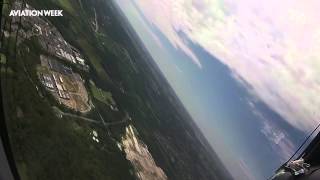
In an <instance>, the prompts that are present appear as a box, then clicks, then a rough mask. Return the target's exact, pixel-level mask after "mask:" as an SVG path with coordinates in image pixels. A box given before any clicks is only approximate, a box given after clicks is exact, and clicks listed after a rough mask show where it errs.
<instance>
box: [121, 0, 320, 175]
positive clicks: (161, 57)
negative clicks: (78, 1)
mask: <svg viewBox="0 0 320 180" xmlns="http://www.w3.org/2000/svg"><path fill="white" fill-rule="evenodd" d="M116 2H117V3H118V5H119V7H120V8H121V10H122V11H123V12H124V14H125V15H126V16H127V18H128V19H129V21H130V23H131V25H132V26H133V28H134V29H135V30H136V32H137V34H138V35H139V37H140V38H141V39H142V41H143V43H144V44H145V46H146V47H147V49H148V51H149V52H150V54H151V55H152V57H153V59H154V61H155V62H156V63H157V65H158V66H159V68H160V69H161V71H162V72H163V74H164V75H165V77H166V78H167V79H168V81H169V83H170V84H171V86H172V87H173V89H174V90H175V91H176V93H177V95H178V96H179V98H180V99H181V101H182V102H183V104H184V105H185V107H186V109H187V110H188V111H189V113H190V114H191V116H192V118H193V119H194V121H195V122H196V123H197V125H198V126H199V127H200V129H201V130H202V132H203V134H204V135H205V137H206V138H207V139H208V141H209V142H210V144H211V145H212V148H213V149H214V150H215V151H216V152H217V154H218V156H219V157H220V158H221V160H222V162H223V163H224V165H225V166H226V168H227V170H228V171H229V172H230V173H231V174H232V176H233V177H235V178H236V179H266V178H267V177H269V176H270V175H271V173H272V172H273V171H274V170H275V169H277V168H278V167H279V166H280V165H281V164H282V163H283V162H284V161H286V160H287V159H288V158H289V157H290V156H291V155H292V153H293V152H294V151H295V150H296V149H297V147H298V146H299V145H300V143H301V142H302V141H303V139H304V138H305V137H306V134H308V133H309V132H310V131H312V130H313V128H314V127H315V126H316V124H317V123H318V119H319V118H318V117H319V114H318V113H317V110H316V109H315V107H319V106H320V99H319V98H317V97H316V94H317V92H319V91H318V90H320V88H319V87H320V79H319V77H320V74H319V72H320V61H319V58H318V55H317V54H316V52H317V51H316V50H317V49H316V48H319V50H320V33H318V32H316V31H315V30H314V29H315V28H317V27H314V26H315V25H314V23H317V24H320V23H319V22H318V20H319V19H320V18H318V19H317V18H315V17H316V16H317V15H316V13H315V12H316V10H315V9H313V6H315V5H316V3H317V2H316V1H311V4H309V5H301V4H299V2H298V1H297V2H295V1H294V3H292V2H291V3H290V4H288V3H289V1H287V0H285V1H283V5H279V4H278V3H277V2H276V1H273V0H272V1H270V2H268V3H260V2H259V3H257V2H255V1H253V0H243V1H242V2H241V3H237V2H232V1H228V0H225V1H223V0H206V1H204V0H198V1H189V0H176V1H173V0H139V1H138V0H137V1H135V0H118V1H116ZM285 7H286V11H287V12H283V11H282V10H283V9H284V8H285ZM248 8H249V9H248ZM249 11H250V12H249ZM278 16H279V17H280V16H281V18H277V17H278ZM289 22H290V23H289ZM303 27H304V28H303ZM306 29H307V30H306ZM305 31H309V33H307V34H308V35H305V34H306V33H305ZM318 35H319V37H318ZM310 47H312V50H310V51H309V50H308V49H310ZM298 49H300V50H301V49H306V50H305V51H303V52H304V53H297V52H298Z"/></svg>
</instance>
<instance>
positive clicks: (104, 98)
mask: <svg viewBox="0 0 320 180" xmlns="http://www.w3.org/2000/svg"><path fill="white" fill-rule="evenodd" d="M90 89H91V92H92V94H93V97H94V98H96V99H97V100H99V101H101V102H103V103H105V104H107V105H115V101H114V99H113V98H112V94H111V92H107V91H104V90H102V89H100V88H98V87H97V86H96V85H95V84H94V82H92V81H90Z"/></svg>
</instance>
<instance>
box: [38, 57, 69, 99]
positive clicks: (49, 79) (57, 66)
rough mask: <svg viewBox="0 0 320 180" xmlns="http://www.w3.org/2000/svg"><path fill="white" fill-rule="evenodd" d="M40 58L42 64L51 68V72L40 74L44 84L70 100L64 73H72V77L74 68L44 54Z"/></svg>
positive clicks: (61, 96)
mask: <svg viewBox="0 0 320 180" xmlns="http://www.w3.org/2000/svg"><path fill="white" fill-rule="evenodd" d="M40 59H41V65H42V66H45V67H48V68H49V69H50V70H51V73H41V74H40V79H41V82H42V83H43V85H45V86H46V87H47V88H48V89H50V90H51V91H54V92H56V93H57V94H58V95H59V97H60V98H62V99H65V100H69V99H70V93H69V92H68V90H67V88H66V85H65V82H64V80H63V77H62V75H70V77H72V75H73V73H72V70H71V69H69V68H68V67H66V66H64V65H62V64H61V63H59V62H58V61H56V60H53V59H51V58H48V57H45V56H44V55H41V56H40ZM53 71H55V72H53Z"/></svg>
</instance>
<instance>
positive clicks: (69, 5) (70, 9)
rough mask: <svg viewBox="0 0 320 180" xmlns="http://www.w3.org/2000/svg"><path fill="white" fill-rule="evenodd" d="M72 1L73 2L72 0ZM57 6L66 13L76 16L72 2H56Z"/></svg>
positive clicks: (68, 0)
mask: <svg viewBox="0 0 320 180" xmlns="http://www.w3.org/2000/svg"><path fill="white" fill-rule="evenodd" d="M72 1H73V0H72ZM58 2H59V4H60V5H61V7H62V8H63V9H65V10H66V11H68V13H70V14H76V10H75V9H74V6H73V5H74V4H75V3H74V2H71V1H70V0H58Z"/></svg>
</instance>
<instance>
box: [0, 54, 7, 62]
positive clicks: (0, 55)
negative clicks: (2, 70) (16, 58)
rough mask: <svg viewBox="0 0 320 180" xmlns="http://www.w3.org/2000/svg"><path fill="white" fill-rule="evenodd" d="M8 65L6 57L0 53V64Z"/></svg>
mask: <svg viewBox="0 0 320 180" xmlns="http://www.w3.org/2000/svg"><path fill="white" fill-rule="evenodd" d="M6 63H7V57H6V55H4V54H2V53H0V64H6Z"/></svg>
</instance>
